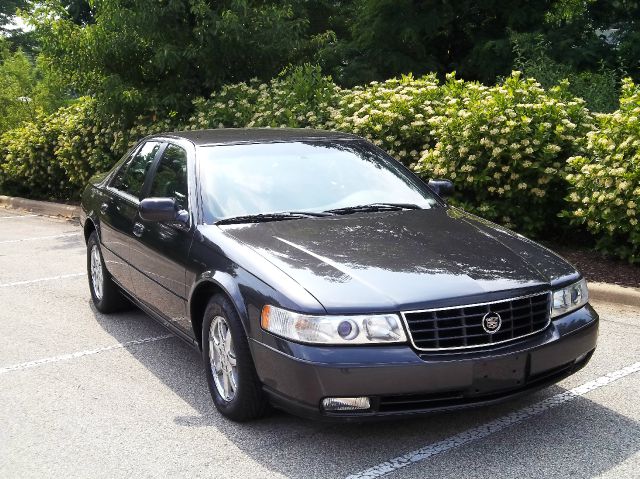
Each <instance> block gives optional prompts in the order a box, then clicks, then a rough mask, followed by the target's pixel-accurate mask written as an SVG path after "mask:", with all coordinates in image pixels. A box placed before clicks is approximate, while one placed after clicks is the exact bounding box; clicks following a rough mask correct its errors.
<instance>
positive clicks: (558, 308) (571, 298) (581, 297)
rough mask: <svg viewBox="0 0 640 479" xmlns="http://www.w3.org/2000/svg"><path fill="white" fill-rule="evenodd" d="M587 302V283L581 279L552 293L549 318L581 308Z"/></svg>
mask: <svg viewBox="0 0 640 479" xmlns="http://www.w3.org/2000/svg"><path fill="white" fill-rule="evenodd" d="M588 301H589V290H588V289H587V282H586V280H584V279H581V280H580V281H578V282H577V283H573V284H571V285H569V286H566V287H564V288H562V289H558V290H556V291H554V292H553V307H552V308H551V317H552V318H555V317H556V316H560V315H562V314H566V313H570V312H571V311H574V310H576V309H578V308H581V307H582V306H584V305H585V304H587V302H588Z"/></svg>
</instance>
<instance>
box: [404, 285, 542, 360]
mask: <svg viewBox="0 0 640 479" xmlns="http://www.w3.org/2000/svg"><path fill="white" fill-rule="evenodd" d="M550 298H551V295H550V293H548V292H545V293H540V294H534V295H530V296H522V297H518V298H512V299H507V300H503V301H495V302H491V303H483V304H471V305H465V306H456V307H450V308H440V309H430V310H425V311H408V312H404V313H402V316H403V318H404V320H405V323H406V325H407V329H408V331H409V335H410V336H411V341H412V342H413V345H414V346H415V347H416V348H417V349H421V350H429V351H433V350H443V349H463V348H476V347H483V346H491V345H492V344H498V343H503V342H505V341H511V340H514V339H518V338H522V337H524V336H529V335H530V334H534V333H537V332H539V331H542V330H543V329H545V328H546V327H547V326H548V325H549V322H550V320H551V317H550V306H551V305H550V303H549V301H550ZM489 312H494V313H498V314H499V315H500V316H501V318H502V326H501V327H500V329H498V331H497V332H495V333H493V334H489V333H487V332H486V331H485V330H484V328H483V327H482V319H483V318H484V316H485V315H486V314H487V313H489Z"/></svg>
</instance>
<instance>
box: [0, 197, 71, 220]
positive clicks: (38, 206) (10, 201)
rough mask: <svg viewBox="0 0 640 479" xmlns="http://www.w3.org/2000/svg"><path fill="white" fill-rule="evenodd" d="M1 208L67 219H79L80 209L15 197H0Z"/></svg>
mask: <svg viewBox="0 0 640 479" xmlns="http://www.w3.org/2000/svg"><path fill="white" fill-rule="evenodd" d="M0 206H5V207H9V208H18V209H21V210H27V211H31V212H33V213H37V214H40V215H45V216H64V217H66V218H79V217H80V207H79V206H73V205H64V204H61V203H53V202H50V201H36V200H28V199H26V198H18V197H14V196H3V195H0Z"/></svg>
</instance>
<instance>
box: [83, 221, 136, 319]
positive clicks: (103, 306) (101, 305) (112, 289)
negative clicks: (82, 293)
mask: <svg viewBox="0 0 640 479" xmlns="http://www.w3.org/2000/svg"><path fill="white" fill-rule="evenodd" d="M87 276H88V277H89V290H90V291H91V299H92V300H93V304H94V305H95V307H96V309H97V310H98V311H100V312H101V313H113V312H115V311H120V310H122V309H125V308H126V307H127V306H129V303H128V301H127V300H126V299H125V298H124V296H122V294H121V293H120V289H119V288H118V286H116V284H115V283H114V282H113V281H112V280H111V276H110V275H109V272H108V271H107V268H106V267H105V265H104V260H103V258H102V252H101V251H100V241H99V239H98V234H97V233H96V232H95V231H94V232H92V233H91V235H90V236H89V240H88V241H87Z"/></svg>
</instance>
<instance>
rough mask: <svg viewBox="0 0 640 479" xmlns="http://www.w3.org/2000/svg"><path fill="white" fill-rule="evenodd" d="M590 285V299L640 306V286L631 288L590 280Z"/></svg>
mask: <svg viewBox="0 0 640 479" xmlns="http://www.w3.org/2000/svg"><path fill="white" fill-rule="evenodd" d="M588 285H589V298H590V299H594V300H596V301H602V302H604V303H615V304H626V305H629V306H636V307H638V308H640V288H629V287H626V286H618V285H617V284H609V283H591V282H588Z"/></svg>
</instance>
